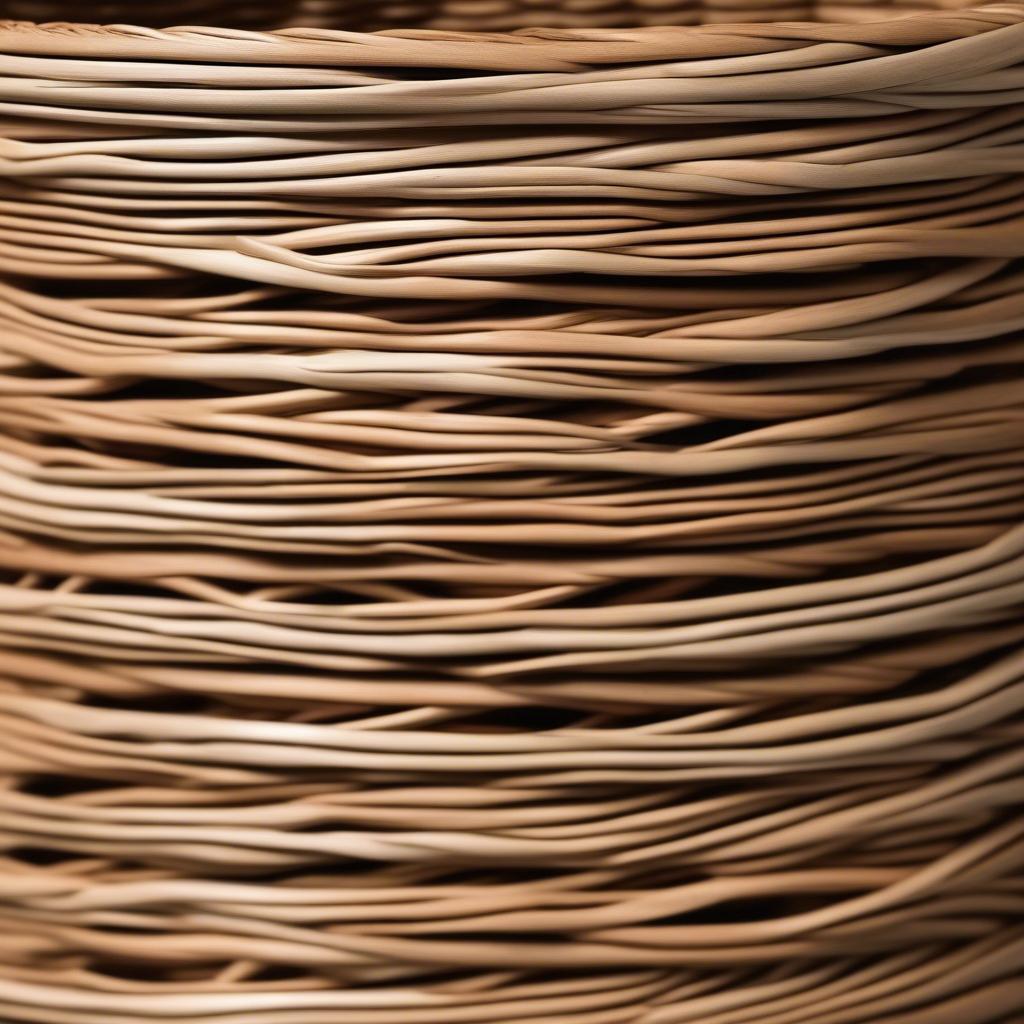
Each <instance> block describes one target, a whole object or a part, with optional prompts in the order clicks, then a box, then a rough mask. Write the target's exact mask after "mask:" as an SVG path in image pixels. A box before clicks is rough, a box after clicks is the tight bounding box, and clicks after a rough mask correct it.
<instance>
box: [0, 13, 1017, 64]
mask: <svg viewBox="0 0 1024 1024" xmlns="http://www.w3.org/2000/svg"><path fill="white" fill-rule="evenodd" d="M1021 22H1024V3H994V4H980V5H977V6H972V7H965V8H958V9H947V10H937V11H927V12H917V13H914V14H910V15H908V14H905V13H903V14H894V15H893V16H891V17H884V18H879V19H875V20H871V21H864V22H849V23H848V22H826V21H780V22H735V23H725V22H723V23H720V24H702V25H680V26H640V27H624V28H594V29H586V28H579V29H577V28H573V29H558V28H544V27H543V26H537V27H530V28H522V29H517V30H515V31H509V32H456V31H448V30H443V29H415V28H406V29H386V30H380V31H374V32H353V31H347V30H344V29H321V28H283V29H274V30H268V31H262V32H256V31H250V30H245V29H232V28H219V27H216V26H204V25H175V26H169V27H166V28H159V29H157V28H146V27H143V26H139V25H131V24H90V23H84V22H82V23H79V22H31V21H23V20H13V19H4V20H0V51H2V52H6V53H11V54H20V55H38V56H49V57H69V58H73V57H88V58H90V59H91V60H95V61H96V64H97V67H99V66H101V65H102V63H103V62H104V61H111V60H121V59H145V60H168V59H173V60H197V61H208V62H215V63H246V64H266V65H274V64H288V63H292V62H296V63H302V64H310V65H329V64H334V65H349V66H374V65H377V66H390V67H424V68H426V67H436V68H451V69H478V70H494V71H501V70H504V71H510V72H530V71H542V70H561V71H571V70H574V69H578V68H582V67H586V66H589V65H594V64H598V65H600V64H631V63H640V62H654V61H665V60H682V59H707V58H715V57H738V56H744V55H752V54H759V53H766V52H771V51H777V50H784V49H792V48H795V47H799V46H802V45H811V44H820V43H846V44H860V45H883V46H884V45H888V46H902V47H911V48H913V47H923V46H931V45H936V44H939V43H944V42H952V41H955V40H957V39H962V38H966V37H970V36H974V35H978V34H982V33H986V32H990V31H996V30H998V29H1001V28H1007V27H1009V26H1011V25H1014V24H1019V23H1021ZM100 41H102V44H103V49H102V52H101V53H98V52H97V46H98V43H99V42H100ZM1022 57H1024V53H1022Z"/></svg>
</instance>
